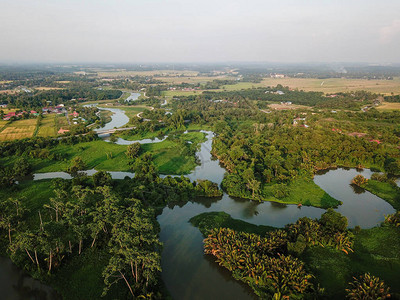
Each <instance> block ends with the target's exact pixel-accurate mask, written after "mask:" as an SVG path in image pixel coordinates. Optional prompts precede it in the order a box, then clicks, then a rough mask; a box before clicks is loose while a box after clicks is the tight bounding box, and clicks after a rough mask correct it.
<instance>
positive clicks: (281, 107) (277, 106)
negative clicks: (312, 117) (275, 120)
mask: <svg viewBox="0 0 400 300" xmlns="http://www.w3.org/2000/svg"><path fill="white" fill-rule="evenodd" d="M268 107H269V108H271V109H276V110H288V109H308V108H310V107H309V106H304V105H295V104H291V105H284V104H278V103H274V104H270V105H268Z"/></svg>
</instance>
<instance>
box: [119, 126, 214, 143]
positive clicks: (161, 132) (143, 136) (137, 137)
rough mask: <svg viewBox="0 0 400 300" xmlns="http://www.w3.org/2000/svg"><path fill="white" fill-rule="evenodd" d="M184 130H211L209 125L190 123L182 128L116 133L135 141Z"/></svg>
mask: <svg viewBox="0 0 400 300" xmlns="http://www.w3.org/2000/svg"><path fill="white" fill-rule="evenodd" d="M184 130H189V131H190V130H212V128H211V126H208V125H200V124H190V125H188V126H186V127H185V128H184V129H181V130H178V131H177V130H172V131H171V130H168V129H166V128H162V129H160V130H156V131H154V132H151V131H147V132H145V133H138V134H134V135H131V134H129V131H121V132H120V133H118V136H119V137H121V138H123V139H125V140H128V141H136V140H142V139H152V138H156V137H159V136H164V135H167V134H171V133H177V132H182V131H184Z"/></svg>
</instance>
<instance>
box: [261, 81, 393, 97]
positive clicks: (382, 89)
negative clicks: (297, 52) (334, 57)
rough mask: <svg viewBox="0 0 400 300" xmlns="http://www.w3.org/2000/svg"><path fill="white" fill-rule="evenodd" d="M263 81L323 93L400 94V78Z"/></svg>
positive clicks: (271, 84) (265, 83) (267, 83)
mask: <svg viewBox="0 0 400 300" xmlns="http://www.w3.org/2000/svg"><path fill="white" fill-rule="evenodd" d="M262 83H263V84H264V85H265V86H276V85H277V84H281V85H283V86H289V87H290V88H293V89H296V88H297V89H299V90H304V91H316V92H323V93H336V92H350V91H356V90H365V91H369V92H374V93H382V94H387V95H390V93H392V92H393V93H395V94H400V78H399V77H395V78H394V79H393V80H368V79H346V78H328V79H315V78H265V79H264V80H263V81H262Z"/></svg>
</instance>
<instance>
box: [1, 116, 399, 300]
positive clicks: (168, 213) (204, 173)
mask: <svg viewBox="0 0 400 300" xmlns="http://www.w3.org/2000/svg"><path fill="white" fill-rule="evenodd" d="M107 109H108V110H111V111H113V112H114V111H115V114H114V116H113V118H112V120H113V121H111V122H110V123H113V124H112V125H111V128H114V127H116V125H115V124H122V123H123V122H124V119H123V118H124V117H123V116H122V115H125V114H124V113H123V111H122V110H119V109H111V108H110V109H109V108H107ZM125 117H126V115H125ZM121 118H122V120H121ZM123 125H125V124H122V125H119V126H123ZM106 126H108V127H110V124H109V123H108V124H106ZM104 129H105V128H101V130H104ZM204 132H205V133H206V135H207V140H206V142H204V143H202V144H201V148H200V150H199V151H198V152H197V156H198V157H199V160H200V165H199V166H197V167H196V168H195V169H194V170H193V171H192V172H191V173H190V174H189V175H187V177H188V178H190V179H191V180H197V179H208V180H211V181H213V182H217V183H218V184H220V183H221V181H222V179H223V176H224V173H225V169H223V168H222V167H221V166H220V164H219V161H218V160H213V159H212V157H211V154H210V150H211V147H212V140H213V137H214V134H213V132H210V131H204ZM160 141H161V140H152V141H151V142H160ZM130 142H131V141H130ZM130 142H129V143H130ZM117 143H121V144H124V143H125V142H124V141H122V142H121V141H119V142H117ZM94 172H96V170H88V171H86V173H87V174H88V175H92V174H93V173H94ZM110 173H111V175H112V177H113V178H114V179H123V178H124V177H125V176H128V177H130V178H132V177H133V176H134V174H133V173H130V172H110ZM360 173H361V174H362V175H364V176H365V177H367V178H369V177H370V176H371V174H372V172H371V171H369V170H364V171H360V170H355V169H343V168H339V169H336V170H329V171H325V172H322V173H319V174H317V175H315V178H314V182H315V183H316V184H317V185H318V186H320V187H321V188H322V189H323V190H325V191H326V192H327V193H328V194H329V195H331V196H332V197H334V198H336V199H338V200H340V201H342V202H343V204H342V205H341V206H339V208H338V209H337V211H339V212H340V213H342V214H343V215H345V216H346V217H347V218H348V220H349V227H354V226H356V225H359V226H361V227H362V228H370V227H373V226H376V225H377V224H379V223H380V222H382V221H383V220H384V216H385V215H387V214H391V213H394V212H395V210H394V209H393V207H392V206H390V205H389V204H388V203H387V202H385V201H384V200H382V199H381V198H379V197H377V196H375V195H373V194H371V193H369V192H368V191H364V190H359V189H354V188H353V187H352V186H351V185H350V181H351V179H352V178H353V177H354V176H355V175H357V174H360ZM164 176H165V175H164ZM56 177H60V178H65V179H70V178H71V177H70V175H69V174H68V173H64V172H54V173H40V174H39V173H38V174H34V180H41V179H49V178H56ZM212 211H225V212H226V213H228V214H230V215H231V216H232V217H233V218H236V219H240V220H244V221H247V222H250V223H253V224H258V225H260V224H263V225H270V226H276V227H283V226H284V225H286V224H288V223H292V222H295V221H296V220H297V219H298V218H301V217H304V216H307V217H310V218H318V217H320V216H321V214H322V213H324V211H325V210H323V209H320V208H315V207H307V206H303V207H302V208H300V209H299V208H297V206H296V205H282V204H278V203H273V202H263V203H259V202H254V201H249V200H243V199H234V198H232V197H230V196H229V195H227V194H226V193H224V195H223V196H222V197H221V198H218V199H197V200H196V201H193V202H188V203H186V204H184V205H182V206H174V207H168V206H166V207H165V208H164V209H163V211H162V213H161V214H160V215H159V216H158V217H157V220H158V222H159V224H160V227H161V232H160V240H161V241H162V242H163V244H164V248H163V253H162V259H161V263H162V269H163V271H162V278H163V280H164V282H165V284H166V286H167V288H168V290H169V292H170V293H171V295H172V297H173V298H174V299H177V300H180V299H253V298H255V295H254V294H253V292H252V291H251V290H250V289H249V288H248V287H247V286H245V285H243V284H241V283H239V282H237V281H235V280H233V279H232V277H231V276H230V274H229V272H228V271H226V270H224V269H223V268H221V267H219V266H218V265H217V264H216V263H215V262H214V261H213V259H212V258H211V257H207V256H205V255H204V254H203V243H202V240H203V236H202V235H201V233H200V231H199V230H198V229H197V228H195V227H193V226H192V225H191V224H190V223H189V222H188V221H189V219H190V218H191V217H193V216H196V215H198V214H200V213H203V212H212ZM5 261H6V262H8V263H9V262H10V261H9V260H8V259H6V260H5ZM17 271H18V272H20V271H19V270H18V269H16V270H11V269H10V268H9V267H6V268H5V267H4V263H2V261H0V278H1V276H3V277H5V282H4V281H3V284H4V285H5V286H7V287H8V288H10V286H15V285H16V281H15V279H13V278H14V277H15V276H16V275H15V272H17ZM8 273H10V274H8ZM5 274H7V275H5ZM5 288H6V287H5ZM15 295H17V294H15ZM9 299H20V298H18V297H16V296H15V297H13V296H10V297H9ZM49 299H50V298H49Z"/></svg>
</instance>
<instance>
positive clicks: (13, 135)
mask: <svg viewBox="0 0 400 300" xmlns="http://www.w3.org/2000/svg"><path fill="white" fill-rule="evenodd" d="M36 122H37V120H36V119H27V120H18V121H14V122H12V123H10V124H8V125H6V127H5V128H4V129H3V130H2V131H1V132H0V141H11V140H16V139H23V138H29V137H32V136H33V133H34V132H35V129H36Z"/></svg>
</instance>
